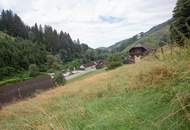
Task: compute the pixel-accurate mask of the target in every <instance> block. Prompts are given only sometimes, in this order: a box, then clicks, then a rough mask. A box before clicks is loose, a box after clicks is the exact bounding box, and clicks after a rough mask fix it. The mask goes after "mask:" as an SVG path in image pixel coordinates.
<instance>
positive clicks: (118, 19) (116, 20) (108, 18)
mask: <svg viewBox="0 0 190 130" xmlns="http://www.w3.org/2000/svg"><path fill="white" fill-rule="evenodd" d="M99 18H100V19H101V20H102V21H104V22H107V23H110V24H113V23H119V22H121V21H123V20H124V18H122V17H114V16H99Z"/></svg>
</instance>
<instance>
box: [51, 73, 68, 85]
mask: <svg viewBox="0 0 190 130" xmlns="http://www.w3.org/2000/svg"><path fill="white" fill-rule="evenodd" d="M53 81H54V84H55V85H64V84H65V81H66V80H65V77H64V76H63V74H62V72H56V73H55V77H54V79H53Z"/></svg>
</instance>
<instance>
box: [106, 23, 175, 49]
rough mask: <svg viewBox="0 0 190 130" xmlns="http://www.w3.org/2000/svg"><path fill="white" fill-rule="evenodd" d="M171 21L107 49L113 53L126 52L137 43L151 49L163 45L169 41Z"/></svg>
mask: <svg viewBox="0 0 190 130" xmlns="http://www.w3.org/2000/svg"><path fill="white" fill-rule="evenodd" d="M170 24H171V20H169V21H167V22H165V23H162V24H160V25H157V26H155V27H153V28H151V29H150V30H149V31H148V32H145V33H143V32H141V33H139V34H137V35H135V36H133V37H132V38H129V39H126V40H123V41H121V42H118V43H116V44H114V45H112V46H110V47H109V48H108V50H109V51H113V52H122V51H123V52H127V51H128V50H129V48H130V47H132V46H134V45H136V44H138V43H146V44H149V45H151V46H153V47H159V46H163V45H165V44H166V43H167V42H168V41H169V39H170V31H169V28H170Z"/></svg>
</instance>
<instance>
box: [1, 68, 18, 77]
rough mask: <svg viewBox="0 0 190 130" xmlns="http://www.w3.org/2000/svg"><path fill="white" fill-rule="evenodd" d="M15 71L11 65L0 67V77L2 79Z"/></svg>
mask: <svg viewBox="0 0 190 130" xmlns="http://www.w3.org/2000/svg"><path fill="white" fill-rule="evenodd" d="M15 73H16V70H15V68H13V67H9V66H7V67H3V68H0V79H3V78H5V77H8V76H13V75H14V74H15Z"/></svg>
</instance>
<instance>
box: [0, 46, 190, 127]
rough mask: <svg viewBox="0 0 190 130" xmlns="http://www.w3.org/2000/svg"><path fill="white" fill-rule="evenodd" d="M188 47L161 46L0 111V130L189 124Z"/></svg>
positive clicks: (174, 125)
mask: <svg viewBox="0 0 190 130" xmlns="http://www.w3.org/2000/svg"><path fill="white" fill-rule="evenodd" d="M189 55H190V49H179V48H177V47H174V48H170V47H165V48H164V49H162V50H159V51H158V52H157V53H155V54H151V55H150V56H148V57H146V58H144V59H143V60H142V61H141V62H139V63H137V64H132V65H123V66H122V67H120V68H117V69H115V70H112V71H101V72H98V73H93V74H89V75H86V76H85V77H83V78H78V79H75V80H73V81H70V82H68V83H67V84H66V85H65V86H60V87H58V88H55V89H53V90H49V91H47V92H44V93H42V94H40V95H36V97H34V98H29V99H27V100H25V101H21V102H18V103H15V104H11V105H8V106H6V107H4V108H3V109H2V110H1V111H0V129H1V130H189V129H190V57H189Z"/></svg>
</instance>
